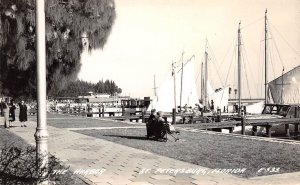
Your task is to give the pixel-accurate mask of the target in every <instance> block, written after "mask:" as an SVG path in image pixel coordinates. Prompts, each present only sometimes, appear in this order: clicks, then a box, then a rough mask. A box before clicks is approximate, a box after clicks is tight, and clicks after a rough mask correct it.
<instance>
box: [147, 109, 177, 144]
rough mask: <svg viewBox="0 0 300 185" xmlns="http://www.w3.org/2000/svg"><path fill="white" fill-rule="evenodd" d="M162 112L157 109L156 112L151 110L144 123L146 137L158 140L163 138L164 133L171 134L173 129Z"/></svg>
mask: <svg viewBox="0 0 300 185" xmlns="http://www.w3.org/2000/svg"><path fill="white" fill-rule="evenodd" d="M162 116H163V115H162V112H161V111H158V112H157V113H156V110H155V109H152V110H151V114H150V116H149V118H148V121H147V123H146V129H147V138H148V139H155V140H158V141H162V140H165V139H166V138H165V135H166V134H167V133H168V134H172V133H173V132H175V129H174V127H173V126H172V125H170V124H169V123H168V122H167V121H166V120H165V119H164V118H163V117H162Z"/></svg>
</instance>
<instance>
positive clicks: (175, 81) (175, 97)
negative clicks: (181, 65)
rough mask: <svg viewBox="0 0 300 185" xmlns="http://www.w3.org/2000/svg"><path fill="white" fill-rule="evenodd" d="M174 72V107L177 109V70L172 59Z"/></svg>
mask: <svg viewBox="0 0 300 185" xmlns="http://www.w3.org/2000/svg"><path fill="white" fill-rule="evenodd" d="M172 73H173V79H174V106H175V107H174V108H175V110H177V107H176V71H175V66H174V62H173V61H172Z"/></svg>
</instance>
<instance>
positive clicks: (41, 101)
mask: <svg viewBox="0 0 300 185" xmlns="http://www.w3.org/2000/svg"><path fill="white" fill-rule="evenodd" d="M44 6H45V2H44V0H35V8H36V36H37V46H36V52H37V103H38V112H37V128H36V132H35V134H34V137H35V141H36V160H37V162H38V164H37V165H38V166H37V168H38V169H37V170H38V172H41V170H43V171H42V174H39V181H38V182H37V184H38V185H48V179H47V175H48V171H47V170H45V169H47V167H48V136H49V135H48V130H47V114H46V109H47V106H46V38H45V28H46V26H45V8H44Z"/></svg>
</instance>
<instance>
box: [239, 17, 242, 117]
mask: <svg viewBox="0 0 300 185" xmlns="http://www.w3.org/2000/svg"><path fill="white" fill-rule="evenodd" d="M240 47H241V22H240V23H239V29H238V99H239V103H238V105H239V108H238V113H239V115H240V114H241V95H242V92H241V89H242V88H241V81H242V75H241V48H240Z"/></svg>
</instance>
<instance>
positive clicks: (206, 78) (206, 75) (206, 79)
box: [204, 49, 208, 108]
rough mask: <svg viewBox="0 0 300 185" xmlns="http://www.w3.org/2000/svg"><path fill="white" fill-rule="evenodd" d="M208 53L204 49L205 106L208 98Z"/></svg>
mask: <svg viewBox="0 0 300 185" xmlns="http://www.w3.org/2000/svg"><path fill="white" fill-rule="evenodd" d="M207 61H208V53H207V51H206V49H205V71H204V74H205V76H204V106H205V107H206V108H207V106H208V99H207V82H208V65H207Z"/></svg>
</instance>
